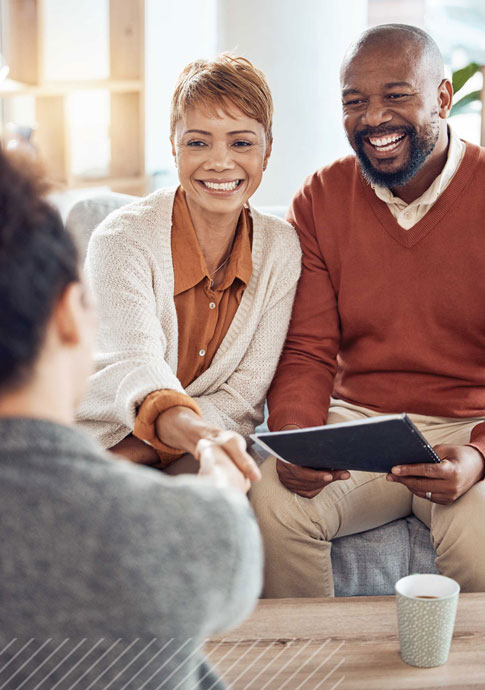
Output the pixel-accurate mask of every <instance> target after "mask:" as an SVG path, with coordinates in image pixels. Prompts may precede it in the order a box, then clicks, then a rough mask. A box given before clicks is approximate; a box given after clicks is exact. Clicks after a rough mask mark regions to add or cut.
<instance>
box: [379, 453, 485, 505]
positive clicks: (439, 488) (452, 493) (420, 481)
mask: <svg viewBox="0 0 485 690" xmlns="http://www.w3.org/2000/svg"><path fill="white" fill-rule="evenodd" d="M434 450H435V451H436V453H437V454H438V455H439V456H440V458H441V462H440V463H432V462H426V463H423V464H416V465H398V466H396V467H393V468H392V474H388V475H387V480H388V481H392V482H400V483H401V484H404V486H407V488H408V489H409V491H411V493H413V494H415V495H416V496H420V497H421V498H426V493H427V492H430V493H431V498H430V500H431V501H433V503H441V504H442V505H448V504H450V503H453V501H456V500H457V499H458V498H460V496H463V494H464V493H466V492H467V491H468V489H470V488H471V487H472V486H473V485H474V484H476V483H477V482H478V481H480V480H481V479H483V478H484V475H485V460H484V458H483V455H482V454H481V453H480V452H479V451H478V450H477V449H476V448H473V446H458V445H445V444H440V445H438V446H435V448H434Z"/></svg>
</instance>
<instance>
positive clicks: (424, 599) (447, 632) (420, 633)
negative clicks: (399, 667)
mask: <svg viewBox="0 0 485 690" xmlns="http://www.w3.org/2000/svg"><path fill="white" fill-rule="evenodd" d="M395 589H396V595H397V622H398V628H399V642H400V644H401V658H402V660H403V661H405V662H406V663H407V664H410V665H411V666H420V667H429V666H441V664H444V663H445V662H446V660H447V659H448V653H449V651H450V644H451V637H452V635H453V626H454V624H455V615H456V605H457V603H458V594H459V593H460V585H459V584H458V583H457V582H455V580H452V579H451V578H450V577H445V576H444V575H408V576H407V577H403V578H401V579H400V580H398V581H397V582H396V585H395Z"/></svg>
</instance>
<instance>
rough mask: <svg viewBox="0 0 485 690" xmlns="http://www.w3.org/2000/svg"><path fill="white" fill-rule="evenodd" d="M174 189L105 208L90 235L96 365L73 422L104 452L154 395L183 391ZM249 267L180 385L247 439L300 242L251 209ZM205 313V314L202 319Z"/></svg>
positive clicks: (281, 334)
mask: <svg viewBox="0 0 485 690" xmlns="http://www.w3.org/2000/svg"><path fill="white" fill-rule="evenodd" d="M174 195H175V189H162V190H159V191H157V192H154V193H153V194H151V195H150V196H148V197H146V198H144V199H141V200H138V201H135V202H134V203H132V204H129V205H127V206H124V207H123V208H121V209H119V210H118V211H115V212H114V213H112V214H111V215H110V216H108V218H107V219H106V220H105V221H104V222H103V223H101V225H100V226H99V227H98V228H97V230H96V231H95V232H94V234H93V236H92V238H91V242H90V243H89V248H88V253H87V258H86V267H85V270H86V276H87V280H88V282H89V285H90V287H91V290H92V292H93V293H94V296H95V298H96V303H97V310H98V320H99V337H98V343H97V348H96V371H95V373H94V374H93V376H92V377H91V381H90V389H89V393H88V395H87V397H86V399H85V401H84V403H83V404H82V405H81V407H80V409H79V410H78V417H77V419H78V421H79V422H80V423H81V425H82V426H83V427H84V428H85V429H86V430H87V431H89V432H90V433H91V434H93V435H94V436H95V437H96V438H97V439H98V441H99V442H100V443H101V444H102V445H103V446H104V447H105V448H112V447H113V446H114V445H115V444H116V443H118V442H119V441H121V439H123V438H124V437H125V436H127V434H129V433H130V432H131V431H132V430H133V426H134V423H135V416H136V411H137V408H138V407H139V406H140V405H141V403H142V402H143V400H144V399H145V398H146V396H147V395H148V394H149V393H151V392H152V391H155V390H159V389H163V388H171V389H173V390H177V391H180V392H183V391H184V389H183V388H182V385H181V383H180V381H179V380H178V379H177V376H176V372H177V353H178V326H177V313H176V310H175V302H174V298H173V291H174V276H173V265H172V252H171V226H172V208H173V200H174ZM251 215H252V219H253V244H252V260H253V272H252V275H251V279H250V281H249V284H248V286H247V288H246V290H245V291H244V295H243V297H242V300H241V304H240V305H239V308H238V310H237V312H236V315H235V317H234V319H233V321H232V324H231V326H230V328H229V330H228V332H227V334H226V336H225V338H224V340H223V342H222V343H221V345H220V347H219V349H218V351H217V352H216V354H215V356H214V358H213V360H212V362H211V365H210V366H209V368H208V369H207V370H206V371H205V372H204V373H203V374H202V375H201V376H199V377H198V378H197V379H195V380H194V381H193V382H192V383H191V384H190V385H189V386H188V387H187V389H186V392H187V393H188V394H189V395H191V396H192V397H193V398H194V399H195V400H196V401H197V403H198V405H199V407H200V408H201V410H202V413H203V415H204V418H205V419H206V420H207V421H209V422H212V423H213V424H216V425H217V426H220V427H222V428H225V429H231V430H233V431H237V432H239V433H240V434H242V435H243V436H245V437H247V436H248V435H249V434H250V433H252V431H253V430H254V427H255V426H256V425H257V424H259V423H260V422H261V421H262V418H263V405H264V399H265V396H266V392H267V390H268V388H269V384H270V383H271V379H272V378H273V375H274V372H275V369H276V365H277V363H278V358H279V356H280V353H281V349H282V347H283V342H284V339H285V335H286V331H287V329H288V324H289V320H290V315H291V308H292V304H293V298H294V294H295V290H296V283H297V280H298V276H299V274H300V257H301V252H300V245H299V242H298V238H297V236H296V233H295V230H294V229H293V228H292V227H291V226H290V225H288V223H285V222H284V221H283V220H280V219H279V218H276V217H274V216H269V215H264V214H262V213H260V212H259V211H257V210H256V209H254V208H252V207H251ZM202 318H203V316H202Z"/></svg>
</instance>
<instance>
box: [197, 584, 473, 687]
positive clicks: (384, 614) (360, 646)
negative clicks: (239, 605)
mask: <svg viewBox="0 0 485 690" xmlns="http://www.w3.org/2000/svg"><path fill="white" fill-rule="evenodd" d="M206 653H207V656H208V659H209V661H210V662H211V663H212V664H213V665H214V666H215V667H216V668H217V670H218V672H219V673H220V675H221V676H222V677H223V679H224V680H225V682H226V684H227V685H228V686H229V687H230V689H231V690H243V689H244V690H317V688H318V690H335V689H336V688H339V689H340V690H401V689H402V690H418V689H419V690H421V689H422V690H425V689H426V690H430V689H431V688H433V689H435V690H437V689H438V688H439V689H440V690H442V689H443V690H444V689H446V688H454V689H455V690H469V689H470V688H475V689H476V688H480V689H481V690H483V689H484V688H485V594H461V595H460V600H459V604H458V613H457V618H456V625H455V632H454V635H453V641H452V643H451V651H450V656H449V659H448V662H447V663H446V664H445V665H444V666H438V667H436V668H428V669H426V668H425V669H420V668H413V667H412V666H408V665H407V664H405V663H404V662H403V661H402V660H401V657H400V655H399V641H398V637H397V620H396V604H395V599H394V597H348V598H340V599H265V600H261V601H260V602H259V603H258V606H257V608H256V610H255V611H254V613H253V614H252V616H251V617H250V618H249V619H248V620H247V621H246V622H245V623H243V624H242V625H241V626H240V627H239V628H237V629H235V630H233V631H231V632H229V633H226V634H225V635H224V636H222V637H213V638H211V640H210V641H209V642H208V644H207V646H206Z"/></svg>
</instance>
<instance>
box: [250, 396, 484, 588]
mask: <svg viewBox="0 0 485 690" xmlns="http://www.w3.org/2000/svg"><path fill="white" fill-rule="evenodd" d="M377 415H378V413H377V412H374V411H373V410H368V409H366V408H363V407H359V406H357V405H352V404H350V403H345V402H342V401H340V400H332V404H331V407H330V409H329V415H328V423H329V424H335V423H336V422H345V421H350V420H353V419H362V418H363V417H373V416H377ZM408 416H409V417H410V419H412V421H413V422H414V424H416V426H417V427H418V429H419V430H420V431H421V433H422V434H423V436H424V437H425V438H426V439H427V441H428V442H429V443H430V444H431V445H432V446H435V445H437V444H438V443H447V444H459V445H465V444H467V443H469V441H470V432H471V430H472V429H473V427H474V426H475V425H476V424H478V423H479V422H481V421H484V420H483V418H475V419H456V418H447V417H426V416H424V415H416V414H410V415H408ZM260 469H261V471H262V474H263V478H262V479H261V481H259V482H256V483H255V484H254V485H253V486H252V488H251V494H250V500H251V503H252V506H253V508H254V511H255V513H256V516H257V518H258V521H259V525H260V528H261V532H262V535H263V542H264V549H265V580H264V590H263V596H264V597H275V598H281V597H330V596H333V594H334V585H333V576H332V563H331V559H330V550H331V540H332V539H335V538H337V537H343V536H345V535H348V534H355V533H358V532H363V531H365V530H368V529H373V528H374V527H379V526H380V525H384V524H386V523H388V522H391V521H392V520H396V519H397V518H402V517H406V516H408V515H410V514H411V513H414V515H416V516H417V517H418V518H419V519H420V520H421V521H422V522H424V523H425V525H427V526H428V527H429V528H430V531H431V539H432V543H433V545H434V547H435V549H436V552H437V554H438V557H437V560H436V566H437V568H438V570H439V572H440V573H442V574H443V575H448V576H449V577H452V578H454V579H455V580H457V581H458V582H459V583H460V586H461V589H462V591H464V592H477V591H485V482H479V483H478V484H476V485H475V486H473V487H472V488H471V489H470V490H469V491H468V492H467V493H466V494H464V495H463V496H461V498H459V499H458V500H457V501H455V502H454V503H452V504H451V505H447V506H443V505H438V504H437V503H432V502H430V501H428V500H426V499H423V498H419V497H417V496H414V495H413V494H412V493H411V492H410V491H409V490H408V489H407V488H406V487H405V486H403V485H402V484H398V483H392V482H388V481H386V475H385V474H377V473H370V472H355V471H353V472H351V478H350V479H348V480H346V481H336V482H334V483H332V484H329V485H328V486H326V487H325V488H324V489H323V490H322V491H321V492H320V494H318V496H315V498H311V499H309V498H303V497H301V496H298V495H297V494H295V493H292V492H291V491H288V489H286V488H285V487H284V486H283V485H282V484H281V482H280V481H279V479H278V475H277V473H276V468H275V459H274V458H272V457H270V458H268V459H267V460H266V461H265V462H264V463H263V464H262V466H261V468H260ZM382 548H383V549H385V548H386V544H385V543H383V545H382Z"/></svg>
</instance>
